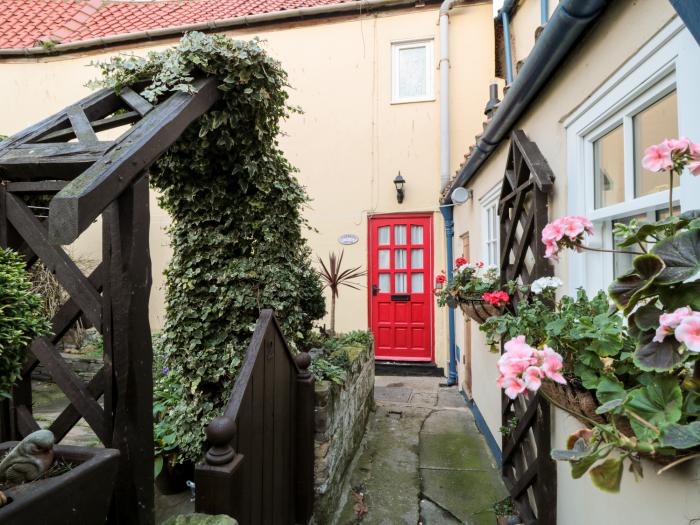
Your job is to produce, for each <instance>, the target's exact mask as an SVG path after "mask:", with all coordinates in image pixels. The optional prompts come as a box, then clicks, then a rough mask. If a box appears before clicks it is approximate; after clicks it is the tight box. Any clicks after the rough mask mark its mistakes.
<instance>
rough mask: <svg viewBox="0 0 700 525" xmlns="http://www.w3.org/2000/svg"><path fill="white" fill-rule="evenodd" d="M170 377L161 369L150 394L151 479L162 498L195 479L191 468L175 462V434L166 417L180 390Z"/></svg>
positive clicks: (190, 465) (191, 464)
mask: <svg viewBox="0 0 700 525" xmlns="http://www.w3.org/2000/svg"><path fill="white" fill-rule="evenodd" d="M170 374H171V372H170V368H169V367H168V366H167V365H166V366H163V368H162V371H161V377H159V378H158V379H157V380H156V382H155V388H154V390H153V425H154V426H153V449H154V456H155V460H154V462H153V468H154V472H153V475H154V477H155V480H156V487H157V488H158V490H159V491H160V493H161V494H163V495H169V494H178V493H180V492H184V491H185V490H187V481H188V480H192V479H194V464H193V463H192V462H191V461H185V462H179V461H178V459H179V455H178V442H177V431H176V430H175V428H173V426H172V422H171V420H170V419H168V417H167V411H168V406H170V405H169V403H172V402H173V401H176V400H177V399H179V397H180V393H179V392H180V389H181V386H180V385H179V383H178V382H177V381H173V380H172V379H173V378H171V376H170Z"/></svg>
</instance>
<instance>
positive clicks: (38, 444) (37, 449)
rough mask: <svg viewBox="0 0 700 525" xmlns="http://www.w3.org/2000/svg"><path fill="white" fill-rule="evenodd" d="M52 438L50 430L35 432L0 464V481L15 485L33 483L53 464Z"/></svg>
mask: <svg viewBox="0 0 700 525" xmlns="http://www.w3.org/2000/svg"><path fill="white" fill-rule="evenodd" d="M53 444H54V436H53V432H51V431H50V430H37V431H36V432H32V433H31V434H29V435H28V436H27V437H26V438H24V439H23V440H22V441H20V442H19V444H18V445H17V446H16V447H15V448H13V449H12V451H10V453H9V454H8V455H7V456H5V459H3V460H2V462H0V481H5V482H7V483H10V484H13V485H17V484H20V483H25V482H27V481H34V480H35V479H37V478H38V477H40V476H41V475H42V474H43V473H44V472H46V471H47V470H48V469H49V467H50V466H51V464H52V463H53Z"/></svg>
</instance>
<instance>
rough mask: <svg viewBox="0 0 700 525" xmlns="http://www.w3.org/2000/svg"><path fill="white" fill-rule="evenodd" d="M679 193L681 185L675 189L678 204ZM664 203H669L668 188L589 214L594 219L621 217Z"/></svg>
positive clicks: (675, 201)
mask: <svg viewBox="0 0 700 525" xmlns="http://www.w3.org/2000/svg"><path fill="white" fill-rule="evenodd" d="M679 193H680V188H679V187H676V188H674V189H673V196H674V199H673V200H674V204H677V201H678V198H679V197H680V195H679ZM663 204H668V190H664V191H660V192H658V193H652V194H651V195H645V196H644V197H637V198H636V199H633V200H631V201H625V202H620V203H618V204H612V205H610V206H606V207H605V208H598V209H597V210H590V211H589V212H588V213H587V216H588V218H589V219H590V220H592V221H600V220H606V219H617V218H620V217H626V216H628V215H630V214H633V213H637V212H641V211H644V210H645V209H648V208H655V207H657V206H661V205H663Z"/></svg>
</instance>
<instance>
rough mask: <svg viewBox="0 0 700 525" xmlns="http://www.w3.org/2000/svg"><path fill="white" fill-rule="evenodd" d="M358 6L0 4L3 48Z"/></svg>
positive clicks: (91, 0)
mask: <svg viewBox="0 0 700 525" xmlns="http://www.w3.org/2000/svg"><path fill="white" fill-rule="evenodd" d="M352 1H357V0H150V1H148V0H147V1H128V0H0V48H21V47H33V46H36V45H37V42H38V41H41V40H52V41H54V42H60V43H65V42H76V41H79V40H86V39H89V38H98V37H103V36H108V35H117V34H124V33H135V32H138V31H146V30H152V29H160V28H167V27H175V26H180V25H185V24H193V23H198V22H208V21H213V20H222V19H225V18H234V17H238V16H244V15H251V14H260V13H270V12H275V11H285V10H289V9H296V8H300V7H312V6H319V5H331V4H339V3H347V2H352Z"/></svg>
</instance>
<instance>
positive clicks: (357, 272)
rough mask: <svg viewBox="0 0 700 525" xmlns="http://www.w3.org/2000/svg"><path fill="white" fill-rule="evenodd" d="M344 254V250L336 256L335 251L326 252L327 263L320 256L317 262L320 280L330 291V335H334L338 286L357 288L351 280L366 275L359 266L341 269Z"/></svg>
mask: <svg viewBox="0 0 700 525" xmlns="http://www.w3.org/2000/svg"><path fill="white" fill-rule="evenodd" d="M344 254H345V251H344V250H343V251H341V252H340V257H338V256H336V254H335V253H330V254H328V264H326V263H325V262H324V261H323V259H321V258H320V257H319V258H318V262H319V264H320V265H321V271H320V272H319V273H320V275H321V280H322V281H323V283H324V285H325V286H326V287H327V288H328V289H329V290H330V292H331V312H330V316H331V330H330V333H331V335H335V301H336V299H338V295H339V293H340V287H341V286H347V287H348V288H352V289H353V290H359V289H360V287H359V286H358V285H357V284H355V283H353V282H351V281H352V280H353V279H357V278H358V277H363V276H365V275H367V272H365V271H363V270H362V267H361V266H357V267H355V268H348V269H347V270H343V269H342V264H343V255H344Z"/></svg>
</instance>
